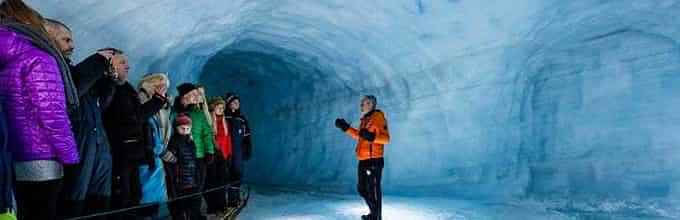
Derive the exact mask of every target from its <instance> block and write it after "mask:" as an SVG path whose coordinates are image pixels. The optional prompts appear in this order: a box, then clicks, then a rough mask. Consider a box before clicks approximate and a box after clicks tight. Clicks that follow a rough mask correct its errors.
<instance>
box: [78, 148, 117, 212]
mask: <svg viewBox="0 0 680 220" xmlns="http://www.w3.org/2000/svg"><path fill="white" fill-rule="evenodd" d="M103 147H105V146H104V145H99V148H103ZM111 166H112V164H111V154H110V153H109V152H108V150H106V149H100V150H98V152H97V156H96V158H95V164H94V171H93V173H92V177H91V179H90V183H89V187H88V190H87V197H86V205H85V207H86V209H85V212H84V214H94V213H99V212H104V211H107V210H109V209H110V207H111V178H112V177H111V176H112V171H111Z"/></svg>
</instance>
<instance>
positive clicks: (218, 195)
mask: <svg viewBox="0 0 680 220" xmlns="http://www.w3.org/2000/svg"><path fill="white" fill-rule="evenodd" d="M225 163H226V162H225V161H224V160H223V159H219V158H216V159H215V162H214V163H213V164H211V165H208V171H207V176H206V187H205V190H206V191H207V190H214V191H212V192H209V193H206V194H205V195H204V198H205V201H206V203H207V204H208V214H215V213H217V212H221V211H224V208H225V207H226V205H227V203H226V198H225V197H226V190H225V189H224V188H219V187H222V186H223V185H224V184H225V182H226V181H225V174H226V172H225V170H224V169H226V167H225ZM217 188H219V189H217Z"/></svg>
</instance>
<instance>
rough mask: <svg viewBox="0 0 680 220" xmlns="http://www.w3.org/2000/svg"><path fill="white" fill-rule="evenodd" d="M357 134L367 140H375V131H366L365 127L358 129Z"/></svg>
mask: <svg viewBox="0 0 680 220" xmlns="http://www.w3.org/2000/svg"><path fill="white" fill-rule="evenodd" d="M359 136H360V137H362V138H363V139H366V140H367V141H369V142H373V141H374V140H375V133H373V132H370V131H368V129H366V128H362V129H361V130H359Z"/></svg>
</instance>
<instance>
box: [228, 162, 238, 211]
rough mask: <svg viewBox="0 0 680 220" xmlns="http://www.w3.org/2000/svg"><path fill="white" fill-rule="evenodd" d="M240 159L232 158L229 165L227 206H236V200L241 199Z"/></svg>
mask: <svg viewBox="0 0 680 220" xmlns="http://www.w3.org/2000/svg"><path fill="white" fill-rule="evenodd" d="M237 163H240V161H237V160H236V159H232V160H231V163H230V165H229V184H231V185H230V186H229V190H228V191H229V202H227V206H228V207H236V206H238V202H239V201H241V169H240V168H241V167H240V164H237Z"/></svg>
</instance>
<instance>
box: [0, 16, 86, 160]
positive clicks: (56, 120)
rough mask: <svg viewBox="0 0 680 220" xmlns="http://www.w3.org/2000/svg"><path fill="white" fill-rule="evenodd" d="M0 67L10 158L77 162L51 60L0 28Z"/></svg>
mask: <svg viewBox="0 0 680 220" xmlns="http://www.w3.org/2000/svg"><path fill="white" fill-rule="evenodd" d="M0 66H2V69H0V102H1V103H2V105H3V106H4V107H5V110H6V113H7V118H8V130H9V133H8V144H9V146H10V147H11V151H12V153H13V156H14V159H15V160H16V161H32V160H56V161H59V162H61V163H62V164H75V163H78V162H79V155H78V150H77V148H76V143H75V140H74V137H73V132H72V130H71V122H70V120H69V118H68V114H67V106H69V105H68V104H67V101H66V95H65V94H66V93H65V89H64V81H63V79H62V74H61V73H60V69H59V66H58V64H57V61H56V59H55V58H54V57H53V56H51V55H50V54H49V53H48V52H46V51H44V50H42V49H40V48H39V47H36V46H35V45H34V44H33V43H32V40H31V39H30V38H29V37H27V36H25V35H22V34H20V33H18V32H16V31H13V30H12V29H9V28H7V27H6V26H0ZM67 71H68V70H67ZM75 102H76V103H77V98H76V100H75ZM76 106H77V105H76Z"/></svg>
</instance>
